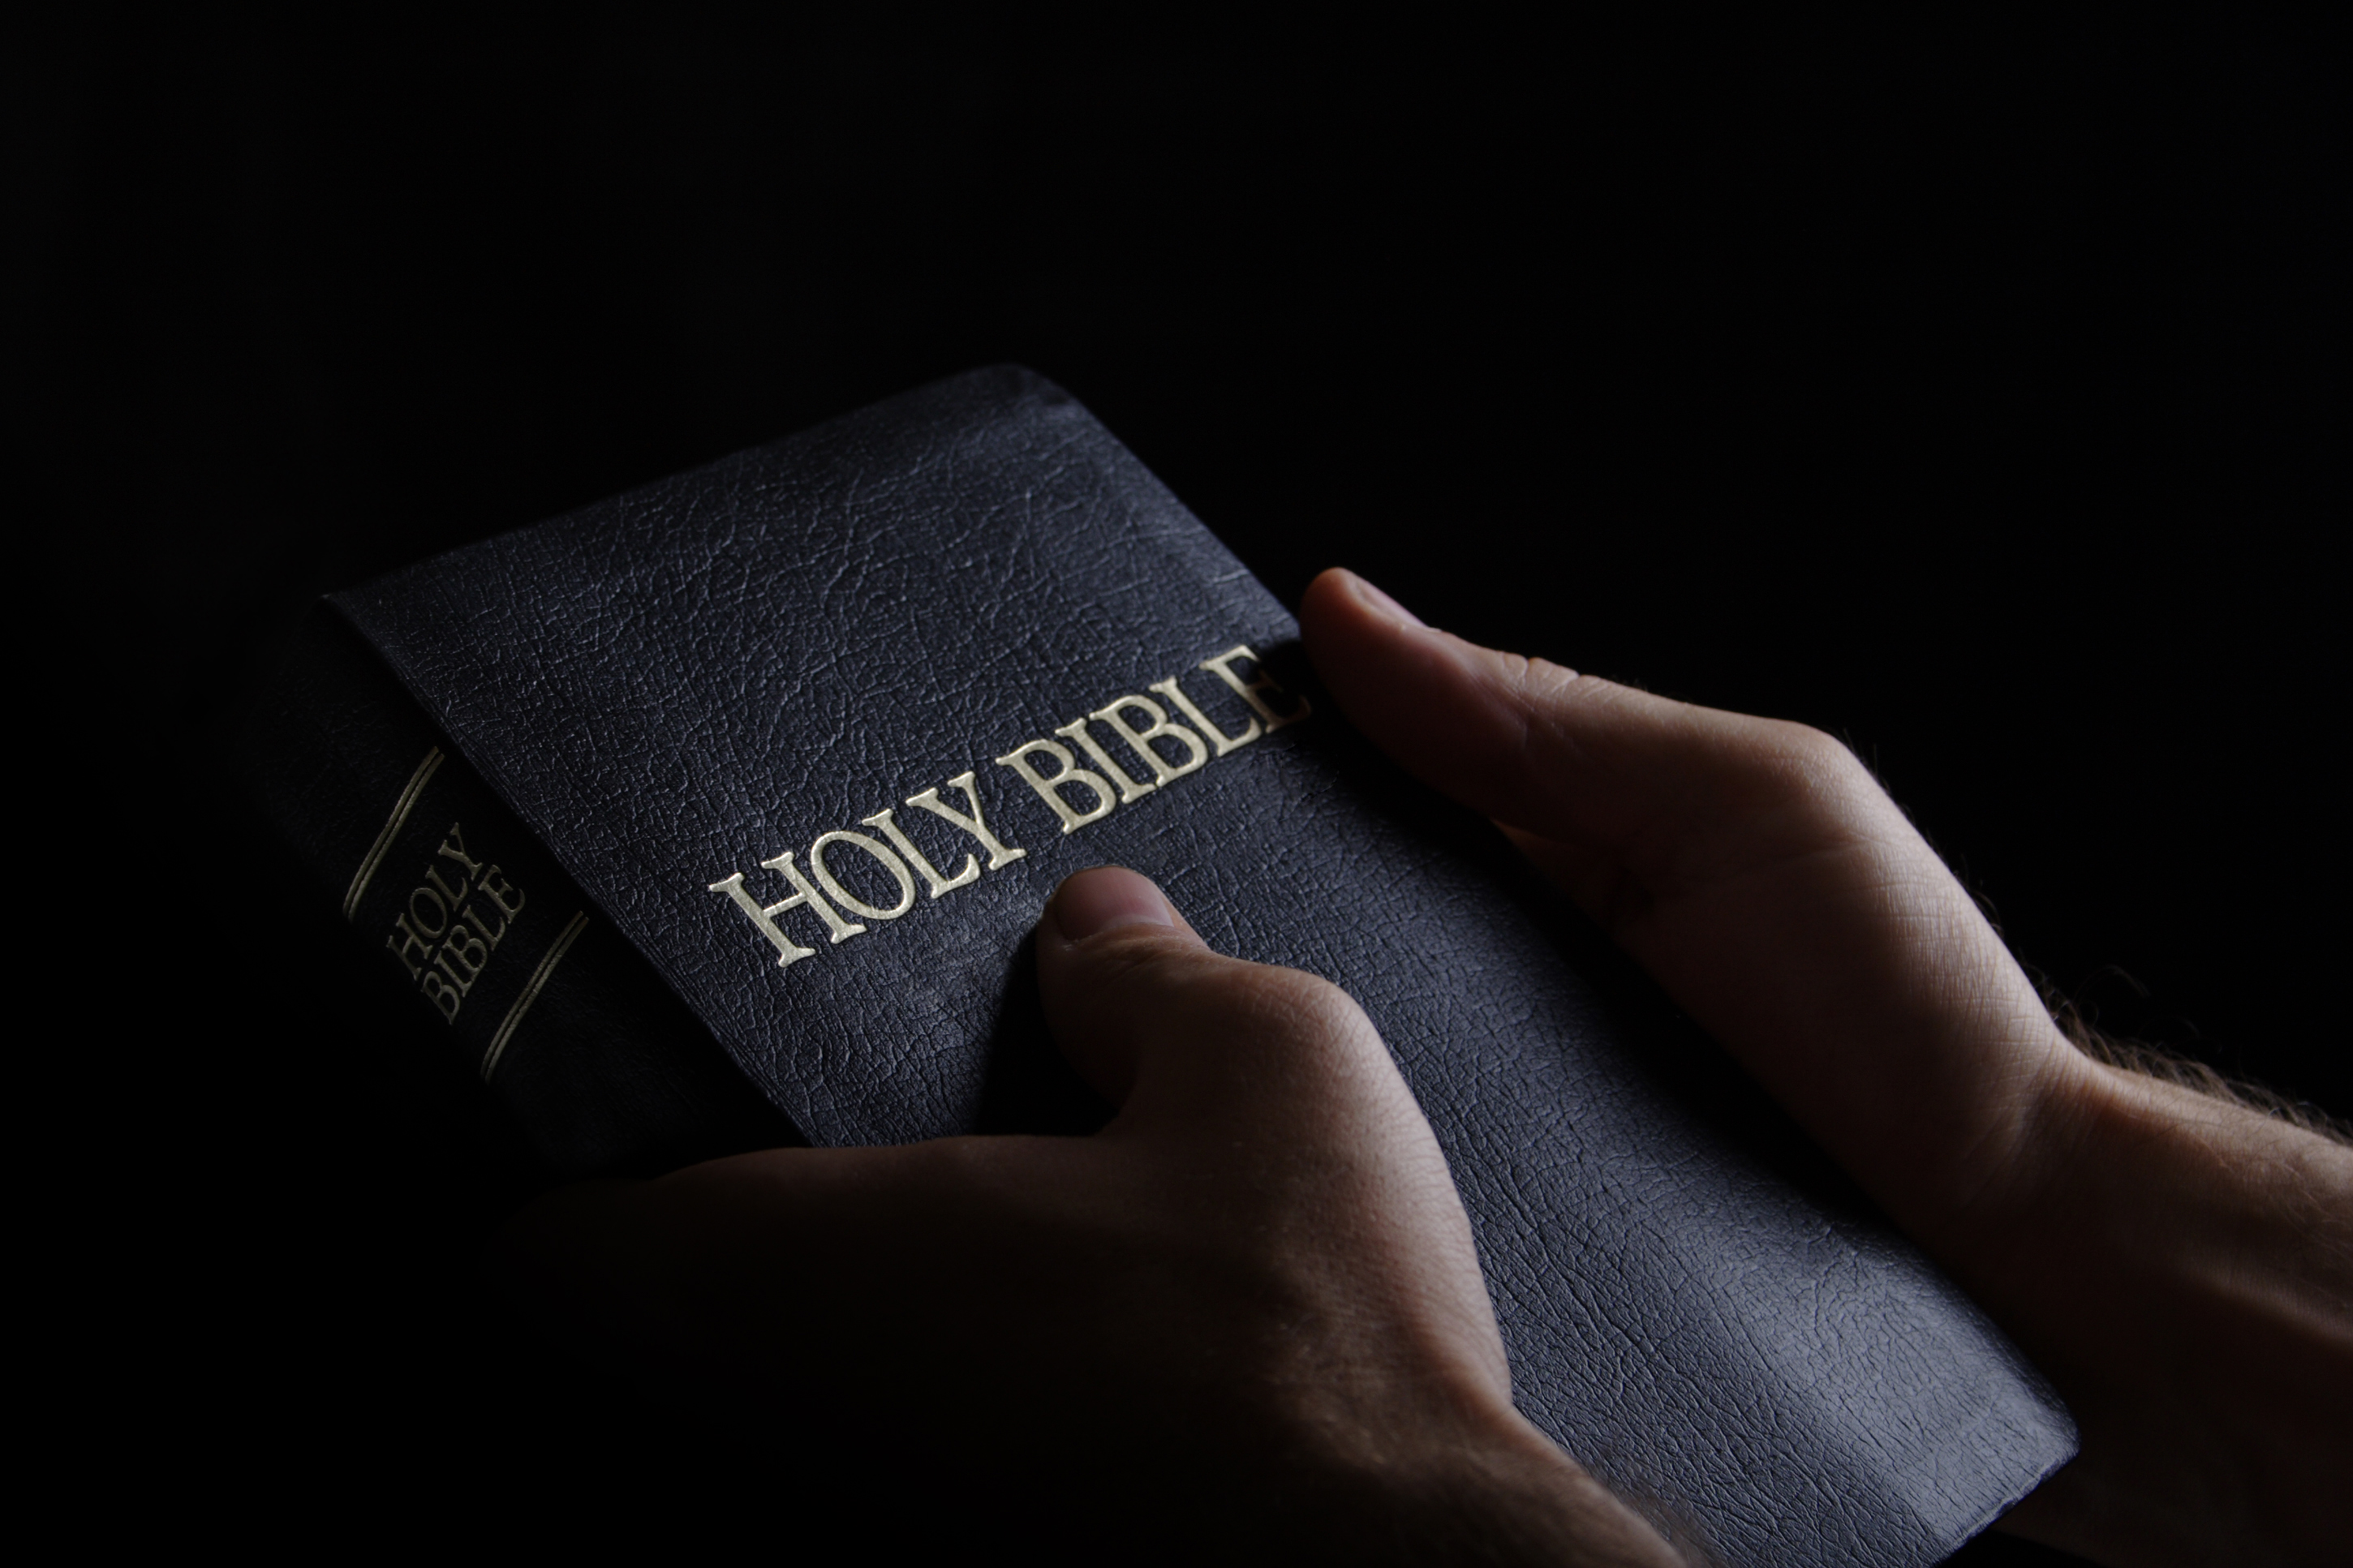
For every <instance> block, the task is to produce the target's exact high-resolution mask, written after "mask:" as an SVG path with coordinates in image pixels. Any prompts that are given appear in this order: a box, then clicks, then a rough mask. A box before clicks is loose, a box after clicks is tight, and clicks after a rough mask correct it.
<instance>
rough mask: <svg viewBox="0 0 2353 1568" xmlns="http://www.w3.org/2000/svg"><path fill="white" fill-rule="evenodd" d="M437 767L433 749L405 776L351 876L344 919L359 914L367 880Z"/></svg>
mask: <svg viewBox="0 0 2353 1568" xmlns="http://www.w3.org/2000/svg"><path fill="white" fill-rule="evenodd" d="M440 765H441V748H440V747H438V746H434V747H431V748H429V749H428V750H427V752H426V753H425V760H424V761H423V762H421V763H417V771H416V772H415V773H411V774H409V775H408V787H407V788H406V789H405V790H402V791H401V792H400V799H399V800H397V801H396V802H395V803H394V804H393V807H392V820H391V821H389V822H387V823H385V825H384V831H383V832H382V833H379V834H377V835H376V836H375V847H373V848H371V849H369V851H368V852H367V858H366V859H364V860H363V861H361V862H360V868H359V869H358V870H357V871H355V872H353V874H352V888H351V891H349V892H347V893H345V894H344V895H343V919H345V920H350V919H351V918H352V917H353V915H355V914H357V913H358V912H359V908H360V899H361V897H362V896H363V895H364V894H365V893H366V892H367V885H368V879H369V878H371V877H373V876H375V868H376V866H377V864H378V863H379V862H380V861H382V860H383V859H384V855H385V850H387V849H389V848H391V847H392V841H393V840H394V839H396V838H397V837H400V828H401V825H402V824H403V823H405V822H406V821H407V820H408V814H409V813H410V812H411V811H413V810H415V809H416V808H417V796H418V795H423V794H424V793H425V782H426V781H427V779H429V778H431V777H432V776H433V770H434V769H436V768H438V767H439V766H440Z"/></svg>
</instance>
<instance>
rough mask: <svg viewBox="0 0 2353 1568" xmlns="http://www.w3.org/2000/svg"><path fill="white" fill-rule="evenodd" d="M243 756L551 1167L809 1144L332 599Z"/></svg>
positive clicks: (366, 937)
mask: <svg viewBox="0 0 2353 1568" xmlns="http://www.w3.org/2000/svg"><path fill="white" fill-rule="evenodd" d="M243 755H244V761H245V763H246V764H247V768H248V774H249V776H250V779H251V781H252V784H253V787H254V789H255V791H256V793H257V794H258V795H259V799H260V801H261V804H262V806H263V809H264V810H265V812H266V813H267V814H268V816H269V818H270V819H271V821H272V822H273V823H274V824H275V825H276V826H277V829H278V831H279V832H280V835H281V836H282V837H284V839H285V840H286V841H287V842H288V844H289V845H290V847H292V848H293V849H294V851H295V853H296V854H297V855H298V856H299V857H300V858H301V861H302V862H303V864H304V865H305V866H306V867H307V868H308V869H309V871H310V873H311V878H312V880H313V882H314V884H315V885H316V886H317V888H318V889H319V891H320V893H321V894H322V900H321V903H322V914H324V915H325V918H331V919H340V920H341V921H343V923H344V924H345V925H346V926H347V927H348V928H349V929H350V931H352V933H353V936H354V937H355V938H356V939H357V940H358V941H359V942H361V943H362V944H363V945H364V946H365V947H366V948H368V949H369V950H371V952H372V954H373V958H372V962H373V963H375V968H376V971H377V973H380V974H381V975H382V977H383V981H384V987H385V994H386V996H387V998H388V999H389V998H390V996H391V994H392V993H395V992H399V993H405V994H406V1001H405V1002H403V1004H402V1005H405V1006H406V1007H408V1008H409V1009H411V1010H412V1011H413V1013H414V1014H415V1016H416V1017H417V1021H418V1024H419V1026H420V1027H419V1031H418V1032H419V1033H420V1034H421V1035H422V1037H423V1039H422V1040H421V1041H420V1044H422V1045H423V1047H424V1048H427V1049H434V1050H441V1051H447V1052H450V1053H453V1054H454V1055H455V1056H456V1057H457V1058H459V1060H460V1061H462V1062H463V1063H464V1064H465V1066H466V1067H467V1068H470V1070H471V1071H472V1072H473V1073H475V1074H476V1075H477V1076H478V1077H479V1078H480V1080H481V1081H482V1083H483V1085H484V1086H485V1092H487V1093H489V1094H491V1095H492V1096H494V1097H495V1098H496V1099H497V1100H499V1101H500V1102H501V1104H502V1105H503V1106H504V1108H505V1110H507V1111H508V1112H509V1117H510V1121H511V1122H512V1126H513V1127H514V1130H515V1131H516V1134H517V1136H518V1137H519V1139H520V1140H521V1142H522V1144H523V1146H524V1147H525V1149H526V1150H527V1152H528V1153H529V1156H530V1157H531V1159H532V1160H533V1163H535V1164H536V1165H537V1166H539V1167H540V1168H541V1169H542V1170H543V1171H544V1172H545V1173H547V1174H549V1175H550V1176H553V1177H559V1178H570V1177H577V1176H586V1175H594V1174H605V1173H649V1172H652V1171H658V1170H664V1169H674V1168H676V1167H677V1166H679V1165H682V1164H687V1163H692V1162H693V1161H695V1160H698V1159H705V1158H710V1157H712V1156H714V1155H717V1154H723V1153H729V1152H738V1151H741V1150H744V1149H749V1148H759V1147H766V1146H770V1145H774V1144H778V1143H791V1142H800V1141H801V1140H800V1139H799V1137H798V1135H797V1133H796V1132H795V1131H794V1130H793V1128H792V1127H791V1125H790V1123H789V1122H788V1121H786V1119H785V1118H784V1117H783V1116H782V1114H781V1113H779V1112H777V1111H776V1110H775V1109H774V1107H772V1106H770V1105H769V1104H768V1103H767V1101H766V1100H765V1098H763V1097H762V1096H761V1095H760V1094H759V1092H758V1091H757V1090H756V1089H754V1088H753V1087H752V1085H751V1084H750V1083H749V1082H748V1081H747V1080H745V1079H744V1077H743V1076H742V1074H741V1073H740V1072H739V1071H738V1070H737V1069H736V1068H735V1067H734V1065H733V1063H732V1062H730V1061H729V1060H728V1059H727V1058H726V1057H725V1055H724V1053H723V1052H722V1051H721V1050H720V1048H719V1047H718V1046H717V1044H716V1043H715V1042H713V1041H712V1039H711V1037H710V1036H709V1034H708V1032H707V1031H706V1030H704V1029H703V1027H702V1025H701V1023H700V1022H698V1021H697V1020H696V1019H695V1018H694V1016H692V1014H691V1012H689V1011H688V1009H687V1008H686V1006H685V1005H684V1004H683V1003H681V1002H680V1001H679V1000H678V998H677V997H676V996H675V995H673V994H671V993H670V990H669V988H668V987H667V986H666V985H664V984H663V983H662V981H661V980H660V978H659V976H658V975H657V974H656V973H654V972H653V970H652V968H651V966H650V965H649V964H648V963H646V962H645V961H644V959H643V958H642V957H640V956H639V955H638V952H636V950H635V949H634V948H632V947H631V946H630V945H629V943H628V941H627V940H626V939H624V938H623V937H622V936H621V935H620V933H619V932H618V931H615V930H614V929H613V927H612V926H611V924H610V922H608V921H605V920H604V919H603V918H602V916H601V914H600V913H599V911H598V910H596V908H595V906H594V905H592V904H591V903H590V902H589V900H587V899H586V896H585V895H583V894H582V893H581V891H580V889H578V888H577V887H576V886H575V884H574V883H573V881H572V880H571V879H570V878H568V877H566V876H565V874H564V873H563V871H562V870H561V869H560V868H558V867H557V866H556V864H555V861H554V858H553V857H552V856H550V855H549V854H548V853H547V851H546V850H545V848H544V847H542V846H541V845H540V844H539V843H538V842H537V840H536V839H535V838H533V836H532V835H531V833H530V832H529V831H528V830H527V829H526V828H524V827H523V826H522V823H521V822H519V821H518V820H517V819H516V818H515V816H514V814H513V813H512V811H510V810H508V809H507V807H506V805H504V804H503V803H502V802H501V801H500V800H499V798H498V797H497V795H496V794H495V793H494V792H493V791H492V790H491V788H490V786H489V785H488V784H485V783H484V782H483V781H482V779H481V778H480V775H478V774H477V773H475V771H474V770H473V769H472V768H471V767H470V765H468V763H466V761H465V759H464V758H463V757H461V756H459V755H458V754H457V752H455V750H454V749H453V748H452V747H451V745H450V744H449V742H448V740H447V739H446V737H444V736H442V735H441V734H439V733H438V731H436V730H435V728H434V727H433V725H432V724H431V723H430V722H429V721H427V719H426V717H425V715H424V714H423V713H422V712H421V711H420V710H418V709H417V705H416V703H415V702H414V700H411V699H410V698H409V696H408V694H407V693H406V691H405V690H404V689H402V688H401V686H400V684H399V682H398V681H397V680H396V679H395V678H394V677H393V676H392V674H391V672H390V671H389V670H387V669H386V668H385V667H384V665H383V663H382V661H381V660H380V659H378V658H377V657H376V656H375V652H374V650H373V649H372V648H370V647H368V646H367V645H366V643H365V642H364V640H363V639H362V637H360V635H359V634H358V633H357V632H356V631H354V630H353V628H352V626H350V625H349V623H348V622H346V621H345V620H344V619H343V616H342V615H341V614H339V613H338V612H337V611H335V610H334V609H333V607H332V605H327V604H325V603H323V602H322V604H320V605H317V606H315V607H314V608H313V610H312V611H311V615H310V616H309V617H308V618H307V620H306V621H305V622H304V624H303V626H301V630H300V631H299V632H298V634H297V636H296V638H295V641H294V645H293V647H291V648H290V651H289V655H288V658H287V659H286V661H285V663H284V665H283V667H282V668H281V671H280V676H279V678H278V679H277V681H276V682H275V683H274V684H273V685H272V687H271V688H270V689H269V691H268V692H267V694H266V695H265V696H264V698H263V700H262V701H261V702H260V703H259V706H258V708H257V710H256V711H255V713H254V715H253V718H252V721H251V722H250V724H249V725H248V731H247V734H246V736H245V742H244V746H243ZM328 910H332V913H328V912H327V911H328Z"/></svg>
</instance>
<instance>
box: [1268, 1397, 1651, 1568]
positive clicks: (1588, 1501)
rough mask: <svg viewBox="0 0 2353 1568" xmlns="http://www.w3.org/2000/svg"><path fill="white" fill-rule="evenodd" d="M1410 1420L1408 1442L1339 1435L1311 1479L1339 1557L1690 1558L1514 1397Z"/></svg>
mask: <svg viewBox="0 0 2353 1568" xmlns="http://www.w3.org/2000/svg"><path fill="white" fill-rule="evenodd" d="M1407 1429H1408V1430H1409V1431H1410V1433H1411V1434H1412V1436H1410V1437H1409V1438H1408V1439H1406V1440H1405V1441H1404V1442H1403V1443H1402V1444H1401V1443H1400V1442H1399V1441H1398V1440H1397V1439H1396V1438H1395V1437H1394V1436H1384V1437H1382V1438H1379V1439H1376V1438H1375V1436H1374V1433H1375V1429H1373V1428H1369V1427H1358V1428H1356V1431H1355V1433H1353V1434H1351V1435H1349V1436H1345V1437H1341V1438H1339V1439H1338V1440H1335V1441H1332V1442H1330V1443H1329V1444H1328V1447H1327V1452H1326V1454H1325V1455H1324V1461H1323V1465H1322V1467H1321V1468H1324V1484H1323V1485H1322V1486H1319V1487H1316V1488H1314V1489H1313V1490H1314V1491H1315V1492H1317V1493H1320V1494H1321V1495H1322V1496H1323V1498H1324V1509H1323V1510H1320V1511H1322V1512H1324V1514H1325V1516H1326V1517H1325V1519H1324V1521H1322V1522H1320V1523H1313V1524H1310V1525H1309V1533H1311V1534H1312V1535H1313V1536H1314V1547H1315V1548H1316V1549H1318V1550H1320V1551H1321V1552H1327V1553H1329V1554H1330V1555H1331V1557H1332V1559H1333V1560H1334V1561H1346V1562H1351V1563H1385V1562H1416V1563H1419V1562H1429V1561H1442V1562H1452V1561H1457V1560H1461V1561H1469V1562H1480V1563H1530V1564H1535V1563H1560V1562H1564V1561H1567V1562H1577V1563H1596V1564H1607V1565H1611V1568H1615V1565H1618V1564H1625V1565H1627V1568H1636V1565H1640V1568H1674V1565H1676V1564H1680V1563H1682V1562H1683V1558H1682V1557H1681V1556H1679V1555H1678V1554H1677V1553H1676V1552H1675V1551H1674V1549H1673V1548H1672V1547H1671V1546H1669V1545H1668V1543H1667V1542H1666V1541H1665V1539H1664V1538H1662V1536H1661V1535H1660V1534H1659V1532H1658V1531H1656V1530H1655V1529H1653V1528H1652V1527H1651V1524H1649V1523H1648V1522H1647V1521H1644V1520H1643V1519H1642V1518H1641V1516H1640V1515H1638V1514H1636V1513H1635V1512H1634V1511H1633V1510H1631V1509H1630V1508H1628V1507H1627V1506H1626V1505H1625V1504H1624V1503H1623V1502H1621V1501H1620V1500H1619V1499H1618V1498H1617V1497H1616V1496H1615V1495H1613V1494H1612V1493H1611V1492H1610V1491H1609V1489H1608V1488H1606V1487H1604V1486H1603V1485H1602V1484H1601V1483H1600V1482H1599V1480H1597V1479H1595V1478H1594V1477H1593V1476H1592V1474H1591V1473H1590V1472H1588V1470H1586V1469H1585V1468H1584V1467H1583V1466H1581V1465H1579V1464H1577V1461H1576V1460H1574V1459H1573V1458H1570V1457H1569V1456H1568V1455H1567V1453H1565V1452H1563V1451H1562V1450H1561V1448H1560V1447H1558V1446H1557V1445H1556V1444H1555V1443H1553V1442H1552V1441H1551V1440H1550V1439H1549V1438H1547V1437H1546V1436H1545V1435H1544V1434H1543V1433H1541V1432H1539V1431H1538V1430H1536V1428H1535V1426H1533V1425H1531V1424H1530V1423H1529V1422H1528V1421H1527V1419H1526V1418H1525V1416H1523V1415H1520V1414H1519V1413H1518V1412H1517V1411H1516V1410H1513V1409H1511V1408H1510V1407H1509V1406H1508V1405H1505V1406H1504V1408H1503V1409H1501V1410H1500V1411H1496V1410H1492V1409H1490V1410H1481V1411H1477V1412H1474V1413H1472V1414H1471V1415H1469V1416H1468V1418H1467V1419H1460V1420H1456V1421H1451V1422H1428V1421H1424V1422H1415V1423H1411V1424H1410V1425H1409V1426H1408V1428H1407ZM1387 1430H1388V1433H1389V1434H1394V1433H1395V1432H1396V1431H1397V1430H1398V1428H1397V1427H1394V1426H1392V1427H1389V1428H1388V1429H1387ZM1285 1506H1286V1508H1288V1507H1290V1506H1292V1504H1291V1503H1290V1502H1286V1504H1285Z"/></svg>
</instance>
